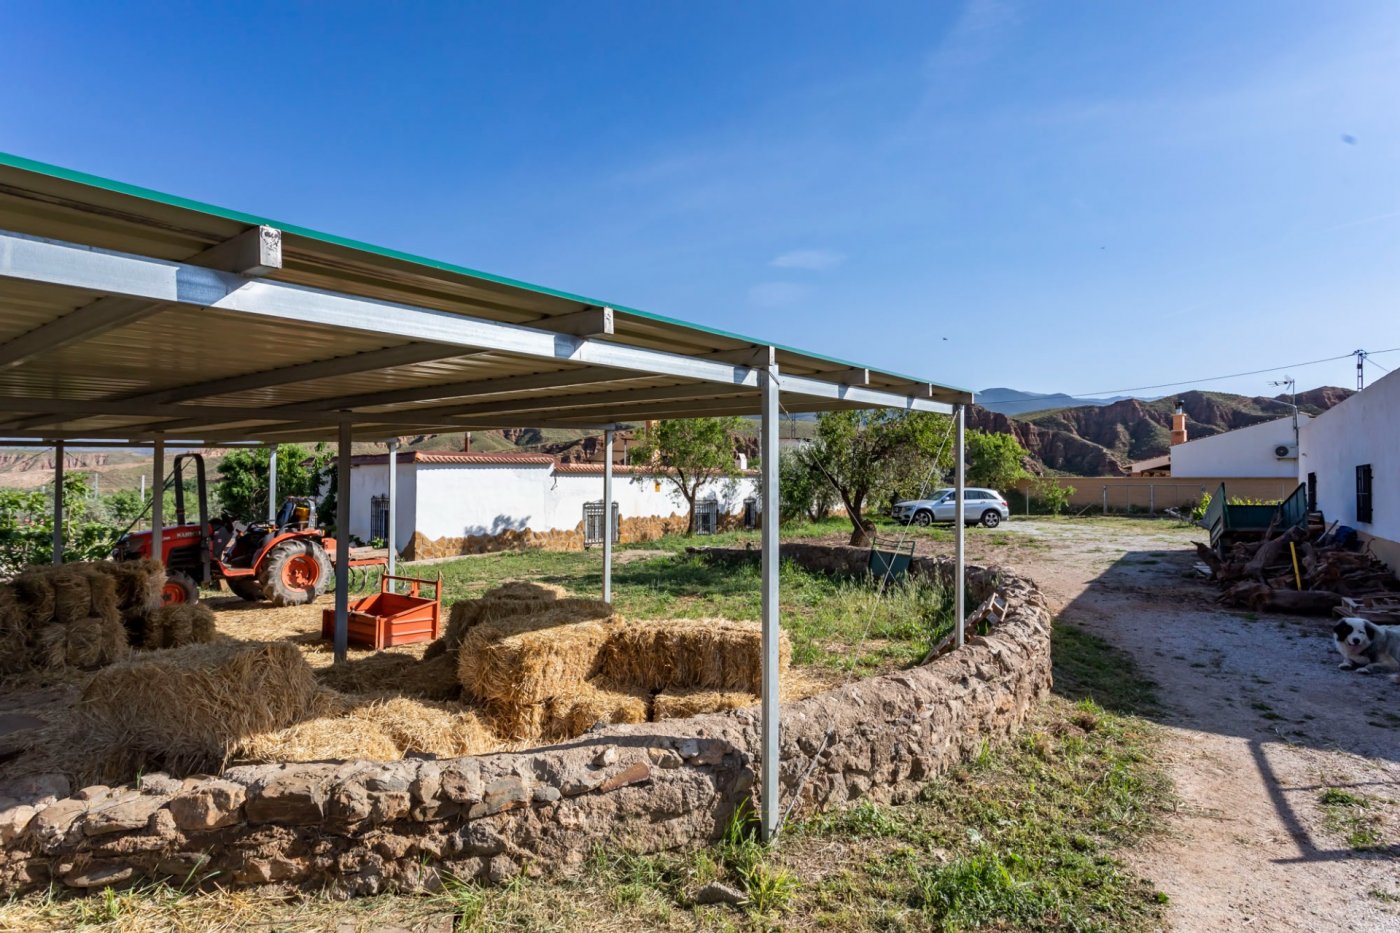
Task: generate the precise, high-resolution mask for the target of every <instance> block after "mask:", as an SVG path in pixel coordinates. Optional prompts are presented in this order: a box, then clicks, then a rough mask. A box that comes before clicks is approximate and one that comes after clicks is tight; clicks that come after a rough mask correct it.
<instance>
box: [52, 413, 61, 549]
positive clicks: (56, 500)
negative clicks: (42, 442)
mask: <svg viewBox="0 0 1400 933" xmlns="http://www.w3.org/2000/svg"><path fill="white" fill-rule="evenodd" d="M53 562H54V563H55V564H61V563H63V441H54V444H53Z"/></svg>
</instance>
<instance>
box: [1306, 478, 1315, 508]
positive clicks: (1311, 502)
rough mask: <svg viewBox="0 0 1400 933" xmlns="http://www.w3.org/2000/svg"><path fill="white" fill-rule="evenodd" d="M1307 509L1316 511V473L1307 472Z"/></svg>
mask: <svg viewBox="0 0 1400 933" xmlns="http://www.w3.org/2000/svg"><path fill="white" fill-rule="evenodd" d="M1308 511H1309V512H1316V511H1317V474H1316V473H1309V474H1308Z"/></svg>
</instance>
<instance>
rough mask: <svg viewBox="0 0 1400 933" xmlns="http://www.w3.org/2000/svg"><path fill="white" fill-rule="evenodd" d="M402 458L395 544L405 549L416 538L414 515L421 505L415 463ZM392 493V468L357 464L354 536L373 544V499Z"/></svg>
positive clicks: (352, 471) (352, 496)
mask: <svg viewBox="0 0 1400 933" xmlns="http://www.w3.org/2000/svg"><path fill="white" fill-rule="evenodd" d="M405 459H406V458H404V457H400V458H399V462H398V468H397V469H396V470H395V471H394V472H396V473H397V474H398V483H397V486H396V488H395V490H394V491H395V492H397V493H398V496H399V501H398V504H397V505H396V506H395V510H396V511H395V513H394V544H395V546H396V547H398V549H399V550H403V549H404V548H405V547H406V546H407V545H408V542H409V541H411V540H412V539H413V523H414V520H415V519H414V512H415V510H416V508H417V502H418V484H417V474H416V471H415V470H414V469H413V464H411V463H405V462H404V460H405ZM388 494H389V465H388V464H387V463H379V464H373V463H371V464H355V465H353V466H351V467H350V533H351V534H352V535H355V536H357V537H358V538H359V539H360V540H361V541H369V539H370V534H369V529H370V517H369V510H370V500H371V499H373V498H374V497H375V496H387V495H388Z"/></svg>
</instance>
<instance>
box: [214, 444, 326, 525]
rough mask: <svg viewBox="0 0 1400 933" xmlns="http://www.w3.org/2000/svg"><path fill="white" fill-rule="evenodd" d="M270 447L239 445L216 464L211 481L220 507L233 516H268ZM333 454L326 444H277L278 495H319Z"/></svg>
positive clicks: (245, 519) (252, 518)
mask: <svg viewBox="0 0 1400 933" xmlns="http://www.w3.org/2000/svg"><path fill="white" fill-rule="evenodd" d="M268 455H269V451H267V450H265V449H262V448H258V449H251V450H250V449H247V448H244V449H240V450H232V451H229V453H228V455H227V456H225V457H224V459H223V461H222V462H221V463H220V464H219V477H218V479H217V480H216V481H215V483H214V490H215V492H216V493H217V495H218V499H219V502H220V504H221V507H222V508H223V509H224V510H225V511H226V512H228V513H229V514H230V515H232V516H233V517H234V518H237V519H240V520H242V521H257V520H260V519H263V518H266V517H267V493H268V489H267V475H268V460H269V456H268ZM331 466H332V458H331V455H330V451H329V450H328V448H327V447H326V445H325V444H317V445H316V448H315V450H307V449H306V448H305V447H302V446H301V445H300V444H279V445H278V446H277V496H278V498H279V499H280V498H284V497H286V496H319V495H320V493H321V482H322V479H323V477H324V475H325V473H326V472H327V471H328V470H330V469H331Z"/></svg>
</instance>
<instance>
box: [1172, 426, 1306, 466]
mask: <svg viewBox="0 0 1400 933" xmlns="http://www.w3.org/2000/svg"><path fill="white" fill-rule="evenodd" d="M1308 420H1309V418H1308V416H1307V415H1299V416H1298V425H1299V430H1300V431H1301V430H1302V426H1303V425H1305V424H1307V423H1308ZM1294 442H1295V439H1294V437H1293V416H1292V415H1289V416H1287V417H1284V418H1278V419H1276V420H1274V421H1265V422H1264V423H1263V424H1255V425H1250V426H1249V427H1247V428H1236V429H1235V430H1233V431H1226V432H1225V433H1224V434H1216V435H1213V436H1211V437H1202V438H1198V439H1197V440H1194V441H1187V442H1186V443H1184V444H1177V445H1175V446H1174V447H1172V449H1171V458H1172V478H1173V479H1175V478H1177V477H1188V478H1189V477H1193V476H1207V477H1222V478H1227V477H1231V476H1281V477H1289V478H1292V477H1294V476H1296V475H1297V473H1298V462H1297V461H1296V460H1280V459H1278V458H1277V457H1275V456H1274V448H1275V447H1277V446H1278V445H1279V444H1293V443H1294Z"/></svg>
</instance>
